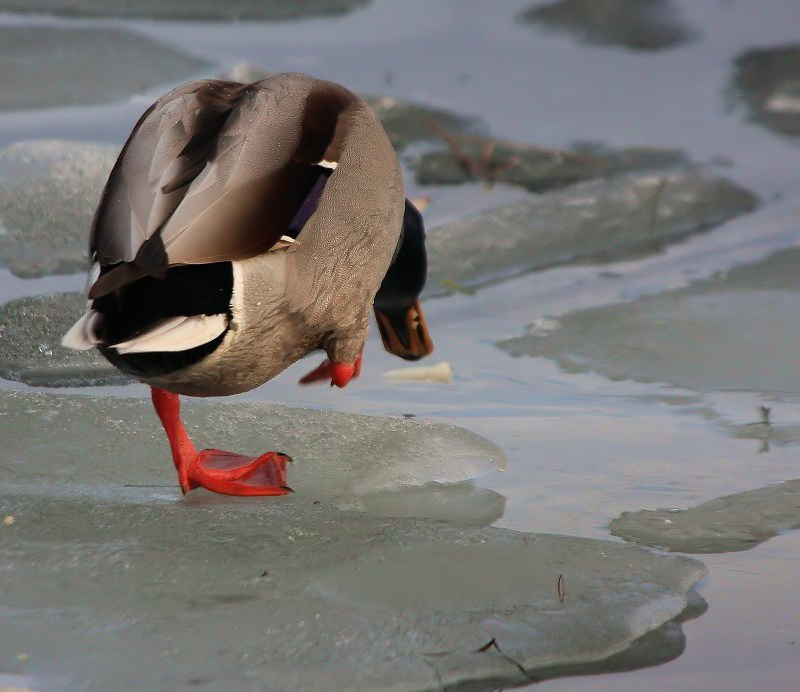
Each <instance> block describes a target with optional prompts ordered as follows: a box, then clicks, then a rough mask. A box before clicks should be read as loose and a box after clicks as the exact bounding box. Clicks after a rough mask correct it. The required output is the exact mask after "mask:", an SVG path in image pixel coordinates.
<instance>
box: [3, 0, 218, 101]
mask: <svg viewBox="0 0 800 692" xmlns="http://www.w3.org/2000/svg"><path fill="white" fill-rule="evenodd" d="M10 4H12V3H8V2H7V3H2V4H0V9H3V8H5V9H11V8H10V7H8V6H9V5H10ZM21 4H23V5H25V11H28V12H29V11H31V10H32V9H34V8H33V7H31V3H28V2H23V3H21ZM43 4H44V3H43ZM41 9H44V8H41ZM0 64H2V65H3V69H2V71H0V111H5V110H23V109H31V108H43V107H46V106H57V105H58V106H61V105H77V104H81V105H83V104H87V103H104V102H107V101H114V100H117V99H122V98H126V97H128V96H130V95H131V94H134V93H137V92H140V91H142V90H144V89H146V88H148V87H152V86H156V85H158V84H165V85H167V84H169V83H171V82H177V81H178V80H185V79H187V78H189V77H191V76H192V75H193V74H198V73H199V72H200V71H202V70H203V69H204V68H206V67H208V63H207V62H206V61H204V60H200V59H198V58H193V57H191V56H189V55H186V54H185V53H181V52H179V51H177V50H174V49H172V48H169V47H167V46H165V45H163V44H161V43H158V42H157V41H154V40H152V39H150V38H146V37H144V36H141V35H138V34H134V33H131V32H128V31H123V30H121V29H100V28H70V29H64V28H57V27H49V26H41V25H32V26H24V25H23V26H11V27H0ZM101 67H102V69H99V68H101Z"/></svg>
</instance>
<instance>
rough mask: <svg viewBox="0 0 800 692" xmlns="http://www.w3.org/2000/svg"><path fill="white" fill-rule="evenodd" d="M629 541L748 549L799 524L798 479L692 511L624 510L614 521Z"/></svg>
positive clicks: (690, 548)
mask: <svg viewBox="0 0 800 692" xmlns="http://www.w3.org/2000/svg"><path fill="white" fill-rule="evenodd" d="M610 526H611V533H613V534H614V535H615V536H619V537H620V538H624V539H625V540H626V541H630V542H632V543H639V544H643V545H652V546H655V547H657V548H662V549H663V550H669V551H671V552H678V553H727V552H732V551H737V550H748V549H750V548H753V547H755V546H757V545H758V544H759V543H763V542H764V541H766V540H768V539H770V538H772V537H774V536H776V535H778V533H779V532H781V531H786V530H789V529H796V528H800V481H798V480H792V481H786V482H785V483H781V484H780V485H773V486H769V487H767V488H759V489H757V490H750V491H748V492H744V493H738V494H736V495H728V496H726V497H719V498H716V499H714V500H710V501H708V502H704V503H702V504H699V505H697V506H695V507H690V508H689V509H677V510H670V509H655V510H643V511H640V512H626V513H624V514H622V515H621V516H619V517H617V518H616V519H614V520H613V521H612V522H611V525H610Z"/></svg>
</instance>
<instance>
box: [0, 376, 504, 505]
mask: <svg viewBox="0 0 800 692" xmlns="http://www.w3.org/2000/svg"><path fill="white" fill-rule="evenodd" d="M0 401H1V402H2V413H3V415H2V417H1V418H0V426H2V432H3V439H4V440H7V442H6V447H5V456H4V459H3V460H2V462H0V463H2V464H3V465H4V466H5V467H6V469H7V470H8V473H9V474H11V473H12V472H13V474H14V477H15V478H16V479H17V480H18V481H22V482H27V481H28V480H30V481H31V482H35V483H37V484H42V483H45V484H46V485H42V486H40V487H39V489H40V490H46V491H48V492H50V491H54V490H55V491H56V492H58V488H65V487H71V486H76V487H77V486H85V487H86V488H87V492H89V494H91V493H92V487H93V486H95V485H104V486H105V485H107V484H108V483H111V484H112V485H113V486H114V487H115V488H122V487H123V486H127V485H129V484H142V483H145V484H146V483H156V484H159V483H161V484H165V485H166V487H173V486H175V483H176V480H175V473H174V469H173V468H172V464H171V462H170V455H169V447H168V445H167V443H166V440H165V439H162V437H163V432H162V431H161V429H160V427H159V425H158V422H157V419H156V417H155V414H154V413H153V411H152V407H151V406H150V404H149V402H148V401H146V400H128V399H112V400H110V402H109V401H107V400H105V399H103V398H97V399H91V398H87V397H69V396H55V395H50V396H40V395H33V394H24V393H19V392H2V393H0ZM109 408H110V411H109ZM184 408H185V409H186V411H185V413H184V420H185V422H186V425H187V430H188V431H189V434H190V435H191V436H193V437H196V438H197V439H196V440H195V441H196V442H197V445H198V448H203V447H212V446H218V447H220V448H223V449H225V448H227V449H230V451H235V452H241V453H248V454H260V453H262V452H265V451H267V450H266V449H264V446H265V445H268V446H269V447H270V449H278V450H281V451H283V452H285V453H287V454H289V455H290V456H291V457H293V458H295V460H296V461H295V463H294V464H293V465H292V466H291V467H290V470H289V477H290V482H291V484H292V486H293V487H294V489H295V490H297V491H298V493H302V494H303V495H304V496H305V497H306V498H308V497H309V496H310V495H312V494H313V495H314V499H319V498H331V497H334V498H338V500H340V501H342V502H347V503H349V502H354V503H355V502H358V498H360V497H361V496H362V495H364V494H366V493H370V492H378V491H381V492H383V491H387V490H394V489H397V488H399V487H404V486H412V487H417V486H422V485H426V484H429V483H460V482H463V481H467V480H470V479H472V478H475V477H476V476H479V475H482V474H485V473H488V472H490V471H495V470H498V469H501V468H503V466H504V455H503V452H502V451H501V450H500V449H499V448H498V447H497V446H495V445H494V444H492V443H491V442H489V441H488V440H485V439H484V438H482V437H480V436H478V435H476V434H474V433H471V432H469V431H467V430H462V429H459V428H455V427H453V426H448V425H444V424H441V423H434V422H427V421H420V420H416V419H408V418H403V417H400V416H397V417H394V418H378V417H374V418H367V417H364V416H357V415H354V414H349V413H336V412H322V411H317V410H314V409H305V410H303V409H292V408H286V407H279V406H274V405H253V404H250V405H245V404H239V405H225V404H219V403H217V404H216V405H203V404H196V405H194V406H185V407H184ZM25 429H34V430H36V434H37V438H38V440H39V444H37V445H36V446H35V447H30V445H29V442H28V440H26V439H25V438H22V437H17V438H16V439H14V440H12V439H11V438H13V437H14V433H13V431H14V430H25ZM195 431H200V432H201V434H195ZM84 447H85V448H86V449H87V450H88V451H87V452H86V453H88V454H91V458H89V457H87V456H85V455H84V453H83V452H80V451H79V450H81V449H83V448H84ZM121 455H122V456H121ZM52 482H55V483H56V487H54V486H53V485H52ZM176 491H177V488H176ZM485 492H488V491H485ZM171 494H174V492H173V493H171ZM490 494H491V493H490Z"/></svg>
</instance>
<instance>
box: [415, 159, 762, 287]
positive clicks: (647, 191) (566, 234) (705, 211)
mask: <svg viewBox="0 0 800 692" xmlns="http://www.w3.org/2000/svg"><path fill="white" fill-rule="evenodd" d="M756 205H757V200H756V198H755V196H754V195H753V194H752V193H750V192H748V191H747V190H744V189H742V188H741V187H739V186H738V185H735V184H733V183H731V182H730V181H728V180H725V179H724V178H720V177H717V176H715V175H713V174H710V173H703V172H700V171H690V172H683V173H663V174H659V175H655V174H648V175H642V174H627V175H620V176H615V177H613V178H611V179H609V180H593V181H589V182H585V183H579V184H577V185H573V186H571V187H569V188H566V189H564V190H561V191H557V192H550V193H548V194H546V195H542V196H541V197H540V198H538V199H535V200H532V201H530V202H525V201H523V202H516V203H513V204H508V205H505V206H501V207H498V208H496V209H493V210H490V211H487V212H485V213H482V214H475V215H472V216H470V217H468V218H465V219H463V220H460V221H456V222H454V223H450V224H446V225H442V226H436V227H434V228H432V229H431V230H430V232H429V233H428V240H427V245H428V259H429V265H428V284H427V288H426V290H427V292H428V293H429V294H430V295H439V294H441V293H444V292H445V286H443V285H442V283H441V282H442V281H443V280H450V281H455V282H457V283H459V284H462V285H465V286H468V287H471V286H478V285H481V284H484V283H489V282H492V281H497V280H499V279H502V278H504V277H509V276H513V275H516V274H520V273H523V272H527V271H532V270H537V269H544V268H546V267H551V266H554V265H563V264H575V263H588V262H603V261H610V260H612V259H623V258H629V257H636V256H643V255H647V254H650V253H653V252H656V251H657V250H659V249H660V248H662V247H663V246H664V245H666V244H667V243H670V242H673V241H675V240H678V239H680V238H685V237H686V236H688V235H691V234H693V233H698V232H700V231H704V230H707V229H709V228H711V227H714V226H717V225H719V224H721V223H723V222H724V221H726V220H728V219H731V218H733V217H735V216H738V215H740V214H743V213H746V212H749V211H752V210H753V209H754V208H755V207H756Z"/></svg>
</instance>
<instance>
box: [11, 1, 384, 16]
mask: <svg viewBox="0 0 800 692" xmlns="http://www.w3.org/2000/svg"><path fill="white" fill-rule="evenodd" d="M369 2H370V0H303V1H302V2H297V0H229V1H228V2H224V3H220V2H215V0H200V1H198V0H172V1H171V2H169V3H163V2H154V1H153V0H104V2H102V3H97V2H94V1H93V0H33V1H31V0H0V9H2V10H5V11H7V12H45V13H52V14H64V15H77V16H92V15H95V16H101V17H103V16H120V17H159V18H162V19H206V20H207V19H271V20H276V19H297V18H299V17H313V16H315V15H337V14H344V13H346V12H349V11H351V10H353V9H357V8H359V7H364V6H365V5H367V4H368V3H369Z"/></svg>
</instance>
